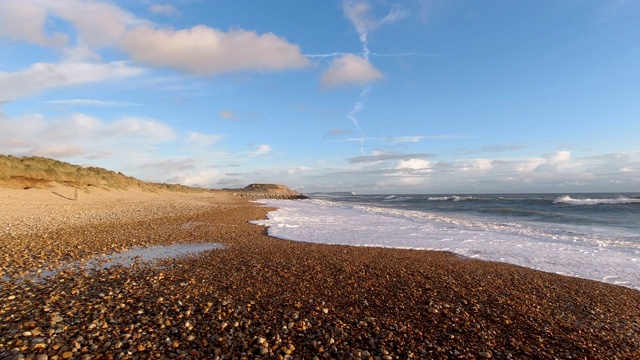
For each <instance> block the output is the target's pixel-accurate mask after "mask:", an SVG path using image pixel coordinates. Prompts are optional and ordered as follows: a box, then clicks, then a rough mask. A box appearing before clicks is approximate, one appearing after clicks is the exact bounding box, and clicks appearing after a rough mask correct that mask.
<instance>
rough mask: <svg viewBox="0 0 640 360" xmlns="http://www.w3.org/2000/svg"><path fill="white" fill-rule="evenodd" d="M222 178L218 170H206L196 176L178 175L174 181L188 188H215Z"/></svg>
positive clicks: (195, 174)
mask: <svg viewBox="0 0 640 360" xmlns="http://www.w3.org/2000/svg"><path fill="white" fill-rule="evenodd" d="M222 176H223V174H222V173H221V172H220V171H218V170H217V169H204V170H201V171H198V172H196V173H194V174H184V175H178V176H176V177H174V178H173V180H174V181H176V182H178V183H180V184H183V185H187V186H198V187H214V185H215V184H216V183H217V182H218V181H219V180H220V179H221V178H222Z"/></svg>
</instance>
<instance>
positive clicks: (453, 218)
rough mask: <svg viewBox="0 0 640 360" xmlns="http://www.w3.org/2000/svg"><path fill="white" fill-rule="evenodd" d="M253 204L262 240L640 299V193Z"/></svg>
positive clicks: (333, 198)
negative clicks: (414, 258)
mask: <svg viewBox="0 0 640 360" xmlns="http://www.w3.org/2000/svg"><path fill="white" fill-rule="evenodd" d="M309 197H310V199H306V200H294V201H291V200H258V202H259V203H262V204H265V205H268V206H273V207H276V208H277V210H275V211H272V212H270V213H269V214H268V220H259V221H253V222H252V223H254V224H258V225H263V226H268V227H269V228H268V233H269V235H271V236H273V237H276V238H281V239H286V240H294V241H303V242H312V243H323V244H341V245H351V246H377V247H388V248H402V249H417V250H438V251H448V252H451V253H455V254H458V255H460V256H463V257H468V258H474V259H482V260H490V261H498V262H504V263H509V264H515V265H520V266H524V267H528V268H532V269H537V270H542V271H546V272H551V273H557V274H563V275H568V276H574V277H579V278H585V279H591V280H596V281H601V282H605V283H611V284H616V285H621V286H626V287H630V288H633V289H637V290H640V193H621V194H611V193H603V194H596V193H588V194H574V193H572V194H481V195H477V194H476V195H465V194H451V195H428V194H414V195H406V194H398V195H356V194H353V193H315V194H311V195H309Z"/></svg>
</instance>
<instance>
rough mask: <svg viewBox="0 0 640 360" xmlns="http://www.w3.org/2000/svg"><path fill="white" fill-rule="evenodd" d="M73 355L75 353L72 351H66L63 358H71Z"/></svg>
mask: <svg viewBox="0 0 640 360" xmlns="http://www.w3.org/2000/svg"><path fill="white" fill-rule="evenodd" d="M72 356H73V353H72V352H71V351H65V352H63V353H62V358H63V359H69V358H70V357H72Z"/></svg>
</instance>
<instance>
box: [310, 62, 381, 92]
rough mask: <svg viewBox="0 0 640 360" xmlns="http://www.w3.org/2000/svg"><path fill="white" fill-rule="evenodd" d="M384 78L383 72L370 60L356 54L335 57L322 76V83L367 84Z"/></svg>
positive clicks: (335, 84) (333, 85)
mask: <svg viewBox="0 0 640 360" xmlns="http://www.w3.org/2000/svg"><path fill="white" fill-rule="evenodd" d="M380 78H382V73H380V71H378V69H376V68H375V67H374V66H373V65H372V64H371V62H369V60H367V59H365V58H363V57H361V56H357V55H354V54H347V55H345V56H342V57H340V58H337V59H334V60H333V62H332V63H331V66H330V67H329V69H327V70H326V71H325V72H324V73H323V74H322V76H321V82H322V85H323V86H325V87H335V86H341V85H365V84H369V83H371V82H373V81H376V80H378V79H380Z"/></svg>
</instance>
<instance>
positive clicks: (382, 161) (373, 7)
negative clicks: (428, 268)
mask: <svg viewBox="0 0 640 360" xmlns="http://www.w3.org/2000/svg"><path fill="white" fill-rule="evenodd" d="M638 19H640V2H637V1H623V0H619V1H615V0H610V1H595V0H593V1H590V0H584V1H574V0H549V1H544V0H536V1H533V0H532V1H511V0H509V1H507V0H505V1H500V0H495V1H463V0H460V1H458V0H452V1H437V0H405V1H386V0H368V1H365V0H362V1H355V0H353V1H317V0H274V1H257V0H254V1H249V0H239V1H214V0H211V1H207V0H176V1H153V0H145V1H84V0H55V1H54V0H50V1H46V0H23V1H0V54H1V55H0V153H3V154H12V155H16V156H31V155H37V156H45V157H51V158H55V159H59V160H63V161H67V162H71V163H75V164H80V165H84V166H99V167H104V168H107V169H111V170H115V171H120V172H123V173H125V174H127V175H131V176H135V177H138V178H141V179H144V180H150V181H158V182H172V183H182V184H186V185H196V186H204V187H211V188H223V187H243V186H245V185H247V184H250V183H254V182H267V183H281V184H285V185H287V186H289V187H291V188H294V189H297V190H300V191H302V192H312V191H355V192H357V193H400V192H405V193H417V192H426V193H478V192H561V193H568V192H587V191H611V192H620V191H640V141H639V139H640V71H639V69H640V21H638Z"/></svg>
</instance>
